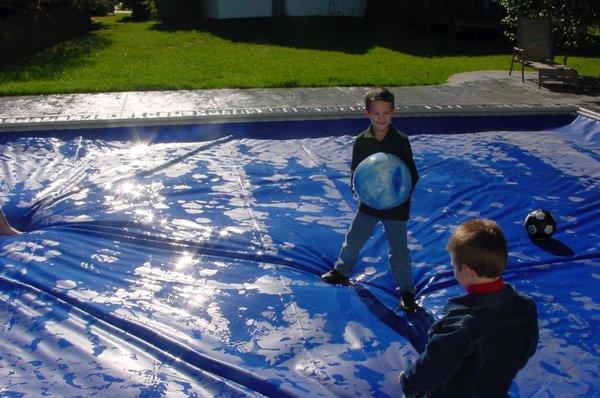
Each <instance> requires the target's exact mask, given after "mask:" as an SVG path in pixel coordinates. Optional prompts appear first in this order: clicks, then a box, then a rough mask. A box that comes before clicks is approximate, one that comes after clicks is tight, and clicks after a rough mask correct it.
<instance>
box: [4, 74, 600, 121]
mask: <svg viewBox="0 0 600 398" xmlns="http://www.w3.org/2000/svg"><path fill="white" fill-rule="evenodd" d="M391 90H392V91H393V92H394V94H395V95H396V104H397V112H398V113H399V114H402V115H442V114H481V113H485V114H527V113H529V114H531V113H557V112H575V111H578V110H580V109H585V110H588V111H590V112H596V113H600V96H599V95H598V94H597V92H594V93H592V92H590V91H589V90H587V91H586V90H580V91H579V92H578V93H575V92H574V90H573V89H572V87H568V86H562V85H561V86H553V87H551V88H548V87H542V88H541V89H538V86H537V74H536V73H533V72H532V73H528V74H526V80H525V82H524V83H523V82H521V79H520V76H515V75H513V76H509V75H508V73H507V72H506V71H485V72H469V73H461V74H457V75H454V76H452V77H451V78H450V79H449V80H448V82H447V83H446V84H442V85H437V86H408V87H393V88H391ZM365 91H366V88H365V87H334V88H285V89H219V90H184V91H145V92H115V93H98V94H60V95H41V96H20V97H0V131H11V130H40V129H58V128H61V129H62V128H82V127H101V126H103V127H108V126H123V125H149V124H177V123H195V122H197V123H201V122H218V121H232V120H253V119H261V120H265V119H266V120H277V119H295V118H324V117H334V116H344V117H360V116H361V115H362V113H361V112H362V106H363V105H362V97H363V94H364V92H365ZM596 91H598V90H596Z"/></svg>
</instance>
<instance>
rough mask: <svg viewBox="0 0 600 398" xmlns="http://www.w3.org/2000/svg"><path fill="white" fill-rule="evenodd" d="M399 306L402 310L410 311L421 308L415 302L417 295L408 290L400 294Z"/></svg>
mask: <svg viewBox="0 0 600 398" xmlns="http://www.w3.org/2000/svg"><path fill="white" fill-rule="evenodd" d="M398 307H399V308H400V309H401V310H402V311H404V312H409V313H412V312H415V311H416V310H418V309H419V308H420V307H419V305H418V304H417V303H416V302H415V295H414V294H412V293H411V292H408V291H406V292H402V293H401V294H400V303H399V304H398Z"/></svg>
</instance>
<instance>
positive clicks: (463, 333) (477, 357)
mask: <svg viewBox="0 0 600 398" xmlns="http://www.w3.org/2000/svg"><path fill="white" fill-rule="evenodd" d="M442 315H443V316H442V318H441V319H440V320H439V321H437V322H435V323H434V324H433V325H432V326H431V329H430V330H429V343H427V347H425V351H424V352H423V353H422V354H421V355H420V356H419V358H418V359H417V361H416V362H415V363H414V364H413V365H412V366H411V367H410V368H409V369H408V370H406V371H405V372H404V374H403V375H402V377H401V383H402V389H403V391H404V393H405V394H406V396H407V397H460V398H468V397H484V398H494V397H506V396H507V392H508V390H509V388H510V384H511V382H512V380H513V379H514V377H515V376H516V374H517V372H518V371H519V370H520V369H521V368H523V367H524V366H525V364H526V363H527V361H528V359H529V358H530V357H531V356H532V355H533V354H534V352H535V349H536V346H537V343H538V338H539V331H538V324H537V310H536V307H535V303H534V302H533V300H532V299H531V298H530V297H528V296H525V295H522V294H518V293H517V292H516V291H515V290H514V288H513V287H512V286H510V285H508V284H505V285H504V288H503V289H502V290H501V291H499V292H494V293H486V294H468V295H466V296H460V297H455V298H452V299H450V300H448V303H447V304H446V306H445V307H444V309H443V311H442Z"/></svg>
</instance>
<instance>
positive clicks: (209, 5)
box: [202, 0, 219, 19]
mask: <svg viewBox="0 0 600 398" xmlns="http://www.w3.org/2000/svg"><path fill="white" fill-rule="evenodd" d="M202 11H203V14H204V16H205V17H207V18H215V19H216V18H219V0H204V1H203V2H202Z"/></svg>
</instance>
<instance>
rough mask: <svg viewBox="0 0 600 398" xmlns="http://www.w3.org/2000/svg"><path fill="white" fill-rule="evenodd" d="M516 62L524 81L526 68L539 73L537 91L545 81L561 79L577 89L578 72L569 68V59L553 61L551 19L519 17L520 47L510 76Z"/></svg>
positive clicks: (511, 66)
mask: <svg viewBox="0 0 600 398" xmlns="http://www.w3.org/2000/svg"><path fill="white" fill-rule="evenodd" d="M515 62H518V63H520V64H521V80H522V81H525V66H530V67H532V68H533V69H535V70H537V71H538V88H540V87H542V82H544V81H546V80H559V81H562V82H563V84H567V83H572V84H573V85H574V86H575V89H577V80H578V77H579V76H578V73H577V71H576V70H575V69H573V68H571V67H570V66H567V57H566V56H565V57H564V59H563V64H557V63H556V62H554V48H553V43H552V27H551V25H550V21H549V20H548V19H543V18H519V21H518V23H517V47H515V48H514V50H513V57H512V62H511V63H510V71H509V72H508V74H509V75H512V71H513V65H514V63H515Z"/></svg>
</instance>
